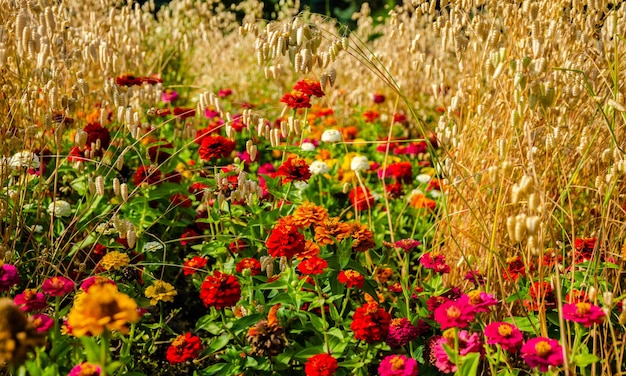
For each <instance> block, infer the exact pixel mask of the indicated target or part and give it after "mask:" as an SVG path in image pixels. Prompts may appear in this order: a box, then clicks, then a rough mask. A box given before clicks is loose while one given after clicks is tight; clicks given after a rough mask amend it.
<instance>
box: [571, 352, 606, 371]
mask: <svg viewBox="0 0 626 376" xmlns="http://www.w3.org/2000/svg"><path fill="white" fill-rule="evenodd" d="M599 360H600V358H598V357H597V356H596V355H594V354H576V355H574V363H575V364H576V366H577V367H580V368H585V367H587V366H588V365H590V364H593V363H595V362H597V361H599Z"/></svg>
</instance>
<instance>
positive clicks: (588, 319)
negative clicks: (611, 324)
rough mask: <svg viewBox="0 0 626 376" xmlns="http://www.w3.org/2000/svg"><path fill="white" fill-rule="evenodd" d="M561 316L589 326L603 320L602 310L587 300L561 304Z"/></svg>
mask: <svg viewBox="0 0 626 376" xmlns="http://www.w3.org/2000/svg"><path fill="white" fill-rule="evenodd" d="M563 318H564V319H565V320H571V321H574V322H577V323H581V324H583V325H584V326H586V327H590V326H591V325H593V324H600V323H602V321H604V311H602V309H601V308H600V307H598V306H595V305H593V304H590V303H587V302H579V303H568V304H564V305H563Z"/></svg>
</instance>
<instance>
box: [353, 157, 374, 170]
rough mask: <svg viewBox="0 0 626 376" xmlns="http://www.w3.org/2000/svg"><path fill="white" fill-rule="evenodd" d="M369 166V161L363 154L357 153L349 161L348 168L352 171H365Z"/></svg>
mask: <svg viewBox="0 0 626 376" xmlns="http://www.w3.org/2000/svg"><path fill="white" fill-rule="evenodd" d="M369 168H370V162H369V161H368V160H367V157H366V156H364V155H357V156H356V157H354V158H352V162H350V169H351V170H352V171H365V170H368V169H369Z"/></svg>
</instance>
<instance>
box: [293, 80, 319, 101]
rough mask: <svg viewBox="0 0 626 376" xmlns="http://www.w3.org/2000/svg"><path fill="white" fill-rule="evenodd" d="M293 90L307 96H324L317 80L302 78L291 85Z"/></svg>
mask: <svg viewBox="0 0 626 376" xmlns="http://www.w3.org/2000/svg"><path fill="white" fill-rule="evenodd" d="M293 89H294V90H295V91H299V92H301V93H303V94H306V95H308V96H311V95H312V96H314V97H318V98H321V97H323V96H324V91H323V90H322V85H321V84H320V82H319V81H312V80H309V79H307V78H305V79H304V80H300V81H298V82H297V83H296V85H295V86H294V87H293Z"/></svg>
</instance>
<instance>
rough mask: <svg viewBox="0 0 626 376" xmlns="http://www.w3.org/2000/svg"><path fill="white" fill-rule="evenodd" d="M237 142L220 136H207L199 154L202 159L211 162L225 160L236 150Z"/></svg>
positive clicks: (201, 144)
mask: <svg viewBox="0 0 626 376" xmlns="http://www.w3.org/2000/svg"><path fill="white" fill-rule="evenodd" d="M235 147H236V144H235V141H233V140H230V139H228V138H226V137H222V136H220V135H211V136H206V137H204V138H203V139H202V142H201V143H200V148H199V149H198V154H199V155H200V159H203V160H205V161H210V160H212V159H219V158H225V157H228V156H229V155H230V153H232V152H233V150H235Z"/></svg>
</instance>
